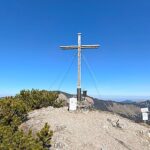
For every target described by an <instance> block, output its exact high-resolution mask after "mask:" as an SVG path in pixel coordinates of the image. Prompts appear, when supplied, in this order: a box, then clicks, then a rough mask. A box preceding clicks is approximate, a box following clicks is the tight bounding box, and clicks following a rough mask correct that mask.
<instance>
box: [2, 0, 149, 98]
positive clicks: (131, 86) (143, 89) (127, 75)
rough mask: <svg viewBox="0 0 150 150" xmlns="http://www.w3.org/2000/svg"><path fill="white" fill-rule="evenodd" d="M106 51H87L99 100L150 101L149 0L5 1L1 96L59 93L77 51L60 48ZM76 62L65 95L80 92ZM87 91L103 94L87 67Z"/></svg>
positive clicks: (65, 81)
mask: <svg viewBox="0 0 150 150" xmlns="http://www.w3.org/2000/svg"><path fill="white" fill-rule="evenodd" d="M78 32H81V33H82V42H83V43H84V44H95V43H99V44H100V45H101V48H99V49H97V50H86V51H84V52H83V54H84V56H85V57H86V59H87V61H88V63H89V65H90V66H91V68H92V69H93V71H94V74H95V77H96V78H97V85H98V89H99V92H100V95H101V96H102V97H103V96H104V95H105V97H106V96H108V97H109V98H111V97H112V98H113V97H116V96H118V97H126V98H127V97H130V98H131V97H132V98H133V97H134V98H135V97H136V98H137V97H138V98H141V97H143V96H146V97H148V96H150V1H149V0H1V1H0V52H1V53H0V56H1V57H0V71H1V73H0V95H10V94H15V93H17V92H19V91H20V90H21V89H31V88H38V89H47V90H58V89H59V85H60V83H61V80H62V78H63V76H64V75H65V72H66V70H67V69H68V66H69V65H70V63H71V61H72V59H73V56H74V54H75V51H62V50H60V49H59V46H60V45H66V44H67V45H69V44H77V33H78ZM76 64H77V61H76V60H75V62H74V64H73V66H72V67H71V69H70V71H69V73H67V75H66V77H65V79H64V82H63V83H62V84H61V87H60V90H63V91H66V92H71V93H75V92H76V80H77V70H76V69H77V67H76ZM82 68H83V70H82V87H83V88H84V89H87V90H88V92H89V93H90V94H91V95H98V92H97V91H96V89H95V86H94V84H93V79H92V77H91V76H90V74H89V73H88V70H87V68H86V65H85V63H84V62H83V65H82Z"/></svg>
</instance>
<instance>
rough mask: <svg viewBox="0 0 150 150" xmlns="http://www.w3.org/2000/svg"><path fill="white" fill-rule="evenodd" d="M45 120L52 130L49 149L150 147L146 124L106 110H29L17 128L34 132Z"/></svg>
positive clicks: (137, 149) (131, 149)
mask: <svg viewBox="0 0 150 150" xmlns="http://www.w3.org/2000/svg"><path fill="white" fill-rule="evenodd" d="M46 122H48V124H49V125H50V126H51V129H52V130H53V131H54V135H53V138H52V147H51V148H50V149H51V150H150V137H149V133H150V132H149V131H150V128H149V127H148V126H144V125H140V124H137V123H134V122H132V121H130V120H128V119H125V118H122V117H120V116H118V115H114V114H111V113H109V112H99V111H87V110H86V111H84V110H81V111H76V112H68V108H67V107H63V108H53V107H47V108H42V109H39V110H34V111H32V112H30V113H29V120H28V121H26V122H25V123H23V124H22V125H21V127H20V128H22V129H23V130H24V131H28V130H29V129H32V130H33V132H37V131H39V130H40V129H41V128H42V127H43V126H44V124H45V123H46Z"/></svg>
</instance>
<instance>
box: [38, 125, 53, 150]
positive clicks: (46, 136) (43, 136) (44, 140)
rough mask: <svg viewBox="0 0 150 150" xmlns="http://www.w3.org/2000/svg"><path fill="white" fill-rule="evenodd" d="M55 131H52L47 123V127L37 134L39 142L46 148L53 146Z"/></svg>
mask: <svg viewBox="0 0 150 150" xmlns="http://www.w3.org/2000/svg"><path fill="white" fill-rule="evenodd" d="M52 136H53V131H51V130H50V126H49V125H48V124H47V123H46V124H45V126H44V127H43V128H42V129H41V131H40V132H38V133H37V137H38V138H37V141H38V142H39V143H41V144H42V145H43V147H44V148H48V147H50V146H51V138H52Z"/></svg>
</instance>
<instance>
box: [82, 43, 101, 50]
mask: <svg viewBox="0 0 150 150" xmlns="http://www.w3.org/2000/svg"><path fill="white" fill-rule="evenodd" d="M99 47H100V45H98V44H96V45H81V49H88V48H99Z"/></svg>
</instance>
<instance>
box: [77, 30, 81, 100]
mask: <svg viewBox="0 0 150 150" xmlns="http://www.w3.org/2000/svg"><path fill="white" fill-rule="evenodd" d="M77 100H81V33H78V81H77Z"/></svg>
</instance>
